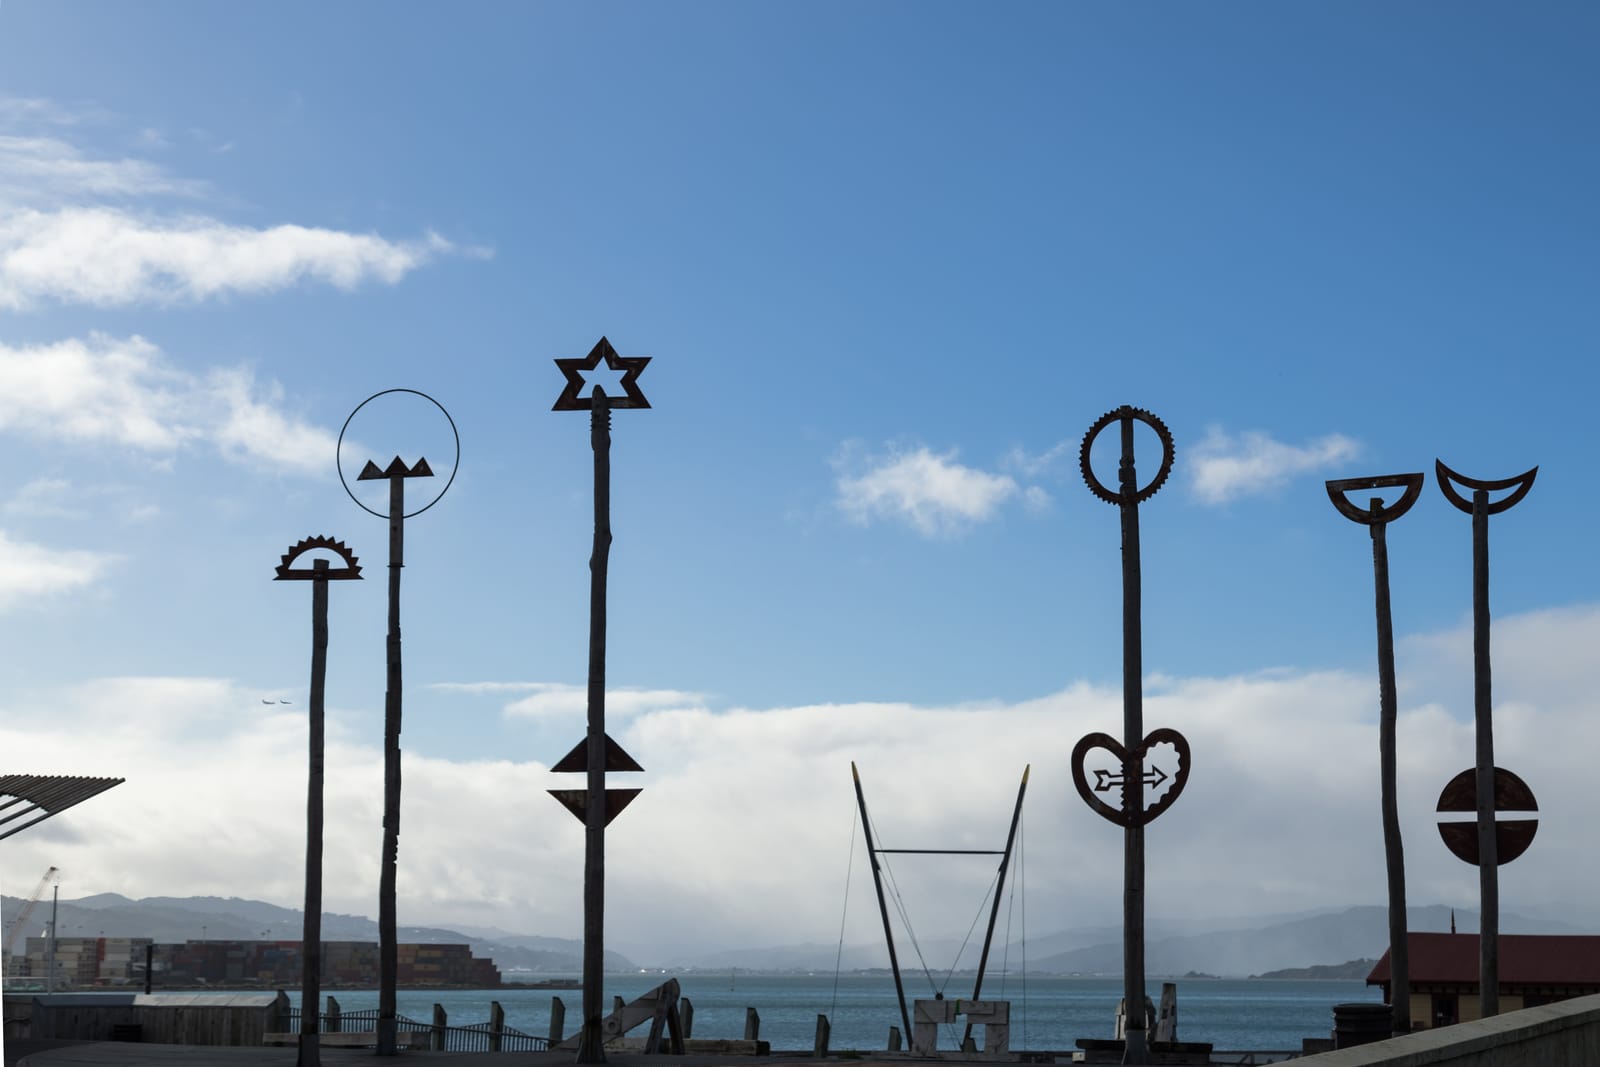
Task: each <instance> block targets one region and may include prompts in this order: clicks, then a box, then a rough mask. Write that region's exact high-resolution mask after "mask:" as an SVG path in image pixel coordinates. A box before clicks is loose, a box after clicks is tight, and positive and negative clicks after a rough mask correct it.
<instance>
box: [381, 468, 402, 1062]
mask: <svg viewBox="0 0 1600 1067" xmlns="http://www.w3.org/2000/svg"><path fill="white" fill-rule="evenodd" d="M405 514H406V480H405V476H404V475H401V474H397V475H394V476H392V477H391V478H390V479H389V634H388V639H387V641H386V643H385V649H386V656H385V664H386V667H387V673H386V675H385V678H386V682H387V684H386V685H385V687H384V692H383V858H382V861H381V864H382V865H381V866H380V867H379V870H378V1055H380V1056H393V1055H396V1054H397V1053H398V1052H399V1049H398V1048H396V1045H395V1040H396V1031H397V1029H398V1024H397V1022H396V1020H395V1016H396V1014H397V1009H396V1006H395V987H396V985H397V984H398V980H399V974H398V972H399V958H398V957H399V941H398V939H399V931H398V929H397V926H396V916H395V879H396V875H397V873H398V869H399V864H400V711H401V702H400V686H401V672H400V571H401V569H402V568H404V567H405V529H406V520H405Z"/></svg>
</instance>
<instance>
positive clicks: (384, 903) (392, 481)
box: [339, 389, 461, 1056]
mask: <svg viewBox="0 0 1600 1067" xmlns="http://www.w3.org/2000/svg"><path fill="white" fill-rule="evenodd" d="M392 393H410V394H412V395H414V396H419V397H421V398H422V399H424V400H426V401H428V403H430V404H432V405H433V406H434V407H436V408H438V409H439V411H440V413H441V414H443V415H444V417H445V419H446V420H447V421H448V422H449V423H450V433H451V435H452V436H453V437H454V438H455V446H456V457H455V458H456V462H455V463H454V464H453V465H452V466H451V468H450V479H449V481H447V482H445V484H444V488H443V489H441V490H439V493H438V495H437V496H435V497H434V498H433V499H432V500H430V501H428V503H427V504H426V505H424V506H423V507H420V508H417V509H416V510H415V511H411V512H408V511H406V479H408V478H431V477H433V469H432V468H431V467H429V466H428V460H427V458H426V457H419V458H418V459H417V462H416V463H415V464H413V465H412V466H409V467H408V466H406V464H405V461H404V460H402V459H401V458H400V457H399V456H395V457H394V459H393V460H391V461H390V463H389V465H388V467H386V468H384V469H382V470H380V469H379V468H378V465H377V464H376V463H374V462H373V461H372V460H370V459H369V460H367V463H366V466H365V467H363V468H362V469H361V473H360V475H358V476H357V478H356V480H357V481H362V482H369V481H382V480H387V481H388V483H389V509H388V512H387V514H385V513H384V512H381V511H375V510H373V509H372V508H369V507H367V505H365V504H363V503H361V501H360V500H358V499H356V495H355V493H353V492H351V490H350V485H349V483H348V482H345V480H344V470H343V468H342V467H341V468H340V470H339V481H340V482H341V483H343V484H344V490H345V492H346V493H348V494H349V495H350V499H351V500H354V501H355V503H356V506H357V507H359V508H361V510H362V511H365V512H368V513H369V514H372V515H377V516H378V517H379V518H386V519H388V520H389V632H388V639H387V642H386V646H385V647H386V655H385V663H386V674H385V678H386V685H385V687H384V694H383V856H382V861H381V866H380V867H379V871H378V1033H377V1039H378V1055H380V1056H394V1055H398V1053H399V1049H398V1047H397V1046H396V1040H395V1039H396V1030H397V1023H396V1006H395V987H396V985H397V983H398V977H399V947H398V941H399V934H398V925H397V922H396V916H395V882H396V877H397V874H398V870H399V861H400V712H401V699H400V697H401V671H400V571H401V568H403V567H404V566H405V528H406V520H407V519H409V518H413V517H415V516H417V515H420V514H422V513H423V512H424V511H427V510H428V508H431V507H433V505H435V504H437V503H438V502H439V499H440V497H443V496H444V494H445V492H446V491H448V490H449V488H450V484H451V482H454V481H455V477H456V470H455V469H456V467H457V466H459V465H460V459H461V437H460V435H459V434H457V433H456V424H455V420H454V419H452V418H450V413H449V412H448V411H445V409H444V405H442V404H440V403H439V402H438V401H437V400H435V399H433V397H431V396H429V395H428V394H427V393H422V392H418V391H417V390H415V389H385V390H383V391H382V392H379V393H374V394H372V395H371V396H369V397H367V399H365V400H363V401H362V402H361V403H360V404H357V405H356V409H355V411H352V412H351V413H350V416H349V418H346V419H345V420H344V426H343V428H341V429H340V431H339V449H340V451H342V450H343V448H344V435H345V431H347V430H349V429H350V421H351V419H354V418H355V417H356V415H357V414H359V413H360V411H361V409H362V408H364V407H366V406H367V405H368V404H370V403H372V402H373V401H374V400H376V399H378V397H380V396H387V395H389V394H392Z"/></svg>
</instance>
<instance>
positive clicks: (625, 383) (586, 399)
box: [551, 337, 650, 411]
mask: <svg viewBox="0 0 1600 1067" xmlns="http://www.w3.org/2000/svg"><path fill="white" fill-rule="evenodd" d="M602 358H603V359H604V360H605V361H606V366H607V367H609V368H610V369H611V370H614V371H621V372H622V395H621V396H611V397H607V398H606V399H607V400H609V401H610V406H611V407H613V408H647V407H649V406H650V401H648V400H646V399H645V396H644V393H642V392H640V391H639V374H640V372H641V371H643V370H644V365H645V364H646V363H649V362H650V357H649V356H619V355H617V350H616V349H615V348H612V347H611V342H610V341H607V340H606V339H605V338H604V337H602V338H600V342H599V343H598V344H596V345H595V346H594V348H592V349H590V351H589V354H588V355H587V356H584V357H582V358H577V357H574V358H572V359H558V360H556V366H558V367H560V368H561V373H562V374H565V375H566V376H567V387H566V388H565V389H563V390H561V395H560V396H558V397H557V398H556V402H555V406H554V407H553V408H551V410H552V411H588V410H590V409H591V408H592V407H594V398H593V397H592V396H579V395H578V394H579V393H581V392H583V391H584V389H585V388H586V387H587V386H588V384H589V383H588V382H587V381H585V380H584V376H583V372H584V371H592V370H595V369H597V368H598V367H599V366H600V360H601V359H602Z"/></svg>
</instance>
